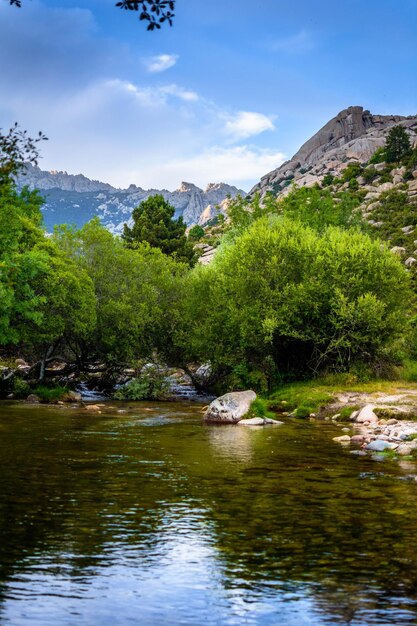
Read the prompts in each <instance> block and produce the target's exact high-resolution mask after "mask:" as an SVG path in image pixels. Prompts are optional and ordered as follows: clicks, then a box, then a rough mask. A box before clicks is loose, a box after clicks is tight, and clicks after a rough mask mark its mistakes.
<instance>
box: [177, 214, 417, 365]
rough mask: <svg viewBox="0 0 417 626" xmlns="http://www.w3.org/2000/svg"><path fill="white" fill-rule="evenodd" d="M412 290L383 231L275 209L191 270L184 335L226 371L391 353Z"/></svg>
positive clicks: (195, 355)
mask: <svg viewBox="0 0 417 626" xmlns="http://www.w3.org/2000/svg"><path fill="white" fill-rule="evenodd" d="M411 300H412V298H411V293H410V288H409V277H408V275H407V272H406V271H405V270H404V268H403V267H402V266H401V263H400V262H399V261H398V259H396V258H395V257H394V255H392V254H390V253H389V251H388V250H387V249H385V248H383V247H382V246H381V243H380V242H379V241H376V242H374V241H372V240H371V239H370V238H369V237H368V236H367V235H364V234H361V233H359V232H356V231H348V230H341V229H338V228H335V227H329V228H327V229H325V230H324V231H323V233H322V234H321V233H318V232H317V231H314V230H312V229H311V228H308V227H306V226H304V225H302V224H301V223H300V222H297V221H293V220H289V219H284V218H282V217H279V216H269V217H265V218H262V219H260V220H258V221H256V222H255V223H254V224H252V226H250V228H248V229H247V230H246V231H245V232H244V233H243V234H242V235H240V236H239V237H238V238H237V239H236V240H235V242H234V244H232V245H229V246H222V247H221V248H220V249H219V251H218V253H217V255H216V257H215V259H214V261H213V263H212V264H210V265H208V266H206V267H196V268H195V269H194V270H193V271H192V273H191V274H190V276H189V278H188V282H187V298H186V299H185V301H184V312H183V325H184V328H185V329H186V331H184V332H183V335H182V337H180V341H181V340H182V346H183V350H184V352H186V353H187V354H188V358H189V359H197V360H201V361H205V360H210V361H211V362H212V363H213V366H214V367H215V368H217V370H218V371H222V372H223V373H224V374H226V373H228V372H231V371H233V369H234V368H236V367H238V366H240V365H241V364H245V365H246V366H247V367H248V368H249V369H251V370H252V371H259V372H261V373H262V374H263V375H265V376H267V377H268V376H269V375H270V374H269V373H270V372H273V371H274V370H275V371H276V370H279V371H281V372H283V373H287V374H289V373H293V374H296V375H298V376H300V375H301V374H302V373H303V372H308V371H310V372H311V371H312V370H316V369H321V368H332V369H336V370H343V369H347V368H349V366H350V365H351V364H352V363H354V362H355V361H366V362H367V363H370V364H375V363H378V362H381V361H383V360H384V359H388V358H389V354H390V350H393V349H394V347H395V346H398V345H399V344H400V343H401V341H402V339H403V337H404V335H405V333H406V332H407V310H408V306H409V303H410V302H411ZM208 303H210V306H208ZM268 372H269V373H268Z"/></svg>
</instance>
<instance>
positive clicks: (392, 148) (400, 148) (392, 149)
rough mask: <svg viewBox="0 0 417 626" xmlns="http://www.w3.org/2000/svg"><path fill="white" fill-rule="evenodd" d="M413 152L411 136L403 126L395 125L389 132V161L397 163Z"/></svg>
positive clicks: (386, 156)
mask: <svg viewBox="0 0 417 626" xmlns="http://www.w3.org/2000/svg"><path fill="white" fill-rule="evenodd" d="M410 153H411V144H410V138H409V136H408V135H407V132H406V131H405V129H404V128H403V127H402V126H394V127H393V128H391V130H390V131H389V133H388V136H387V140H386V145H385V158H386V161H387V162H388V163H397V162H398V161H401V159H402V158H403V157H406V156H408V155H409V154H410Z"/></svg>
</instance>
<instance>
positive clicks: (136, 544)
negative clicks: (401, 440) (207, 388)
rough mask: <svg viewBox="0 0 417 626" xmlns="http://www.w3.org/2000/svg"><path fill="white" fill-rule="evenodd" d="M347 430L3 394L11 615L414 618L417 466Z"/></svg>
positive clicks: (169, 625) (131, 620) (115, 620)
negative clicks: (54, 403)
mask: <svg viewBox="0 0 417 626" xmlns="http://www.w3.org/2000/svg"><path fill="white" fill-rule="evenodd" d="M120 409H124V410H126V412H125V413H118V412H117V411H118V410H120ZM336 431H337V432H336ZM336 434H340V432H339V429H337V427H336V426H334V425H331V424H328V423H325V422H324V423H315V422H308V421H307V422H303V421H289V422H288V423H287V424H285V425H284V426H280V427H275V426H271V427H265V428H249V427H242V426H240V427H239V426H222V427H213V426H211V427H208V426H205V425H203V424H202V422H201V406H199V405H196V404H195V403H165V404H145V403H136V404H131V405H117V406H115V405H113V408H112V405H110V404H107V405H106V407H105V408H104V409H103V412H102V414H101V415H99V414H95V415H92V414H90V413H87V412H86V411H82V410H77V409H73V408H69V407H64V408H59V407H55V408H54V407H43V406H29V405H28V406H22V405H18V404H13V403H1V404H0V624H1V625H2V626H3V625H7V626H36V625H38V624H39V625H42V626H67V625H68V626H87V625H88V626H90V625H94V626H96V625H97V626H107V625H109V626H119V625H120V626H121V625H123V626H124V625H140V626H159V625H161V626H165V625H166V626H179V625H192V626H214V625H216V626H218V625H219V626H223V625H230V626H232V625H233V626H235V625H236V626H240V625H249V626H252V625H261V626H276V625H278V624H285V625H286V626H292V625H296V626H298V625H300V626H304V625H307V626H308V625H318V624H351V625H353V624H354V625H367V624H396V625H403V624H416V623H417V482H416V481H415V480H414V479H413V477H412V475H413V473H414V474H415V473H416V472H417V469H416V467H415V466H414V465H413V464H412V463H410V462H406V461H404V462H402V463H398V462H395V461H391V460H386V459H385V460H382V459H381V458H378V457H376V458H374V459H372V458H370V457H366V458H365V457H359V456H356V455H353V454H351V453H350V451H349V449H342V448H341V447H340V446H339V445H338V444H335V443H333V442H332V437H333V436H335V435H336Z"/></svg>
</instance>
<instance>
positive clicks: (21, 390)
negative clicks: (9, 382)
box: [12, 377, 30, 400]
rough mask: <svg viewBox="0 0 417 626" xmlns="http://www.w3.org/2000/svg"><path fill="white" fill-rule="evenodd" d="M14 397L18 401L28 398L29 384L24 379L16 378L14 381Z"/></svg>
mask: <svg viewBox="0 0 417 626" xmlns="http://www.w3.org/2000/svg"><path fill="white" fill-rule="evenodd" d="M12 391H13V395H14V397H15V398H16V399H17V400H21V399H22V398H27V397H28V395H29V394H30V386H29V384H28V383H27V382H26V381H25V380H23V379H22V378H19V377H15V378H14V380H13V390H12Z"/></svg>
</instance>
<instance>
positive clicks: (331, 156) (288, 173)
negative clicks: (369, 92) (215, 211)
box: [249, 106, 417, 195]
mask: <svg viewBox="0 0 417 626" xmlns="http://www.w3.org/2000/svg"><path fill="white" fill-rule="evenodd" d="M396 125H401V126H404V128H405V129H406V130H407V131H408V133H409V135H410V138H411V141H412V143H416V141H417V116H409V117H404V116H401V115H372V114H371V113H370V112H369V111H365V110H364V109H363V108H362V107H360V106H351V107H349V108H348V109H345V110H343V111H341V112H340V113H339V114H338V115H336V117H334V118H333V119H331V120H330V121H329V122H327V124H326V125H325V126H323V128H321V129H320V130H319V131H318V132H317V133H316V134H315V135H313V137H311V139H309V140H308V141H306V143H305V144H303V145H302V146H301V148H300V149H299V150H298V152H297V153H296V154H295V155H294V156H293V157H292V159H290V160H289V161H286V163H283V165H281V166H280V167H279V168H277V169H276V170H273V171H272V172H269V174H266V175H265V176H263V177H262V178H261V180H260V182H259V183H258V184H257V185H255V187H253V189H251V191H250V192H249V194H250V195H253V194H254V193H255V192H259V193H260V194H261V195H264V194H265V193H266V192H267V191H272V192H274V193H276V194H278V195H285V194H286V193H288V192H289V190H290V188H291V185H292V183H293V182H294V183H295V184H296V185H297V186H298V187H303V186H308V187H309V186H312V185H314V184H316V183H320V182H321V181H322V180H323V178H324V176H325V175H326V174H330V175H332V176H336V177H337V176H339V175H340V174H341V172H342V171H343V170H344V169H345V168H346V167H347V165H348V164H349V162H353V161H356V162H360V163H365V162H367V161H368V160H369V159H370V158H371V156H372V155H373V154H374V153H375V151H376V150H377V149H378V148H380V147H382V146H384V145H385V139H386V136H387V134H388V132H389V130H390V129H391V128H392V127H393V126H396Z"/></svg>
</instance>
